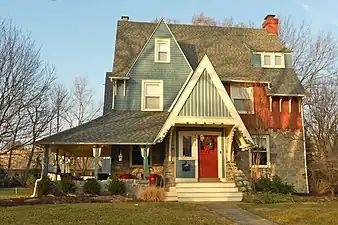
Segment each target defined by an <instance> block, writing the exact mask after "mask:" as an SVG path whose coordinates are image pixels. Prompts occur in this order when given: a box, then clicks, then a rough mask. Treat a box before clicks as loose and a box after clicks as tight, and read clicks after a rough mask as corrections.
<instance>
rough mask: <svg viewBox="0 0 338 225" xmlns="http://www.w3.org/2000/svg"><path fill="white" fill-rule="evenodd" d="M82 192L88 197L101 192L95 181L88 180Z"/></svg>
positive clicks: (98, 184)
mask: <svg viewBox="0 0 338 225" xmlns="http://www.w3.org/2000/svg"><path fill="white" fill-rule="evenodd" d="M83 192H84V193H86V194H90V195H99V194H100V192H101V185H100V183H99V182H98V181H97V180H95V179H90V180H87V181H86V182H85V184H84V185H83Z"/></svg>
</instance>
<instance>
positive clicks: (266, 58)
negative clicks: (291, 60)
mask: <svg viewBox="0 0 338 225" xmlns="http://www.w3.org/2000/svg"><path fill="white" fill-rule="evenodd" d="M261 56H262V60H261V61H262V67H264V68H285V61H284V55H283V54H281V53H262V54H261Z"/></svg>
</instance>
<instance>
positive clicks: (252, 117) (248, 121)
mask: <svg viewBox="0 0 338 225" xmlns="http://www.w3.org/2000/svg"><path fill="white" fill-rule="evenodd" d="M223 84H224V87H225V89H226V91H227V92H228V94H229V96H230V94H231V93H230V84H229V83H223ZM253 89H254V107H255V114H240V116H241V118H242V120H243V122H244V124H245V125H246V127H247V128H248V129H249V131H252V132H254V131H255V129H269V128H272V129H282V130H286V129H290V130H300V131H302V130H303V129H302V118H301V113H300V112H299V108H298V107H299V104H298V98H297V97H291V112H289V99H290V97H277V96H274V97H272V112H270V102H269V97H268V96H267V95H266V85H264V84H255V85H253ZM281 98H282V111H281V112H280V108H279V101H280V99H281Z"/></svg>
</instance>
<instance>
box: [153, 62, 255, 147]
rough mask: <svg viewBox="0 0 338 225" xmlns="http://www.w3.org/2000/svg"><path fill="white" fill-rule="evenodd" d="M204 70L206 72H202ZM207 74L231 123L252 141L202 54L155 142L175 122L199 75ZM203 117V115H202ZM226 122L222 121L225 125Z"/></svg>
mask: <svg viewBox="0 0 338 225" xmlns="http://www.w3.org/2000/svg"><path fill="white" fill-rule="evenodd" d="M204 71H206V72H207V73H203V72H204ZM206 74H208V75H209V77H210V80H211V81H212V83H213V85H214V87H215V88H216V91H217V93H218V94H219V96H221V100H222V101H223V104H224V105H225V106H226V108H227V110H228V112H229V113H230V115H231V124H233V125H234V126H235V127H238V128H239V129H240V131H241V132H242V133H243V137H244V138H245V139H246V140H248V141H249V142H252V138H251V136H250V134H249V132H248V130H247V128H246V126H245V125H244V123H243V121H242V119H241V117H240V116H239V114H238V112H237V110H236V108H235V106H234V104H233V103H232V101H231V99H230V97H229V95H228V93H227V91H226V90H225V88H224V86H223V84H222V81H221V80H220V78H219V76H218V75H217V73H216V71H215V69H214V67H213V66H212V64H211V62H210V60H209V58H208V56H207V55H204V57H203V59H202V60H201V62H200V63H199V65H198V66H197V68H196V70H195V71H194V73H193V74H192V76H191V77H189V78H188V79H189V80H188V81H187V82H186V83H185V85H184V87H183V88H182V93H181V95H180V96H179V97H178V98H177V99H176V101H175V105H174V106H173V107H172V110H171V112H170V115H169V117H168V119H167V121H166V122H165V124H164V125H163V127H162V129H161V131H160V133H159V134H158V136H157V137H156V140H155V142H161V141H162V140H163V138H164V137H165V135H166V134H167V132H168V131H169V129H170V128H171V126H173V125H174V124H175V121H176V119H177V118H179V117H180V116H179V114H180V112H181V111H182V109H184V106H185V105H186V102H187V100H188V99H189V97H190V96H191V94H192V93H193V90H194V89H195V87H196V84H197V83H198V82H199V81H200V78H201V76H203V75H206ZM203 118H205V117H203ZM224 121H226V122H228V121H230V120H229V119H228V118H224ZM225 124H226V123H224V125H225Z"/></svg>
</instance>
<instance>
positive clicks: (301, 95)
mask: <svg viewBox="0 0 338 225" xmlns="http://www.w3.org/2000/svg"><path fill="white" fill-rule="evenodd" d="M267 96H281V97H305V95H304V94H267Z"/></svg>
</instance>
